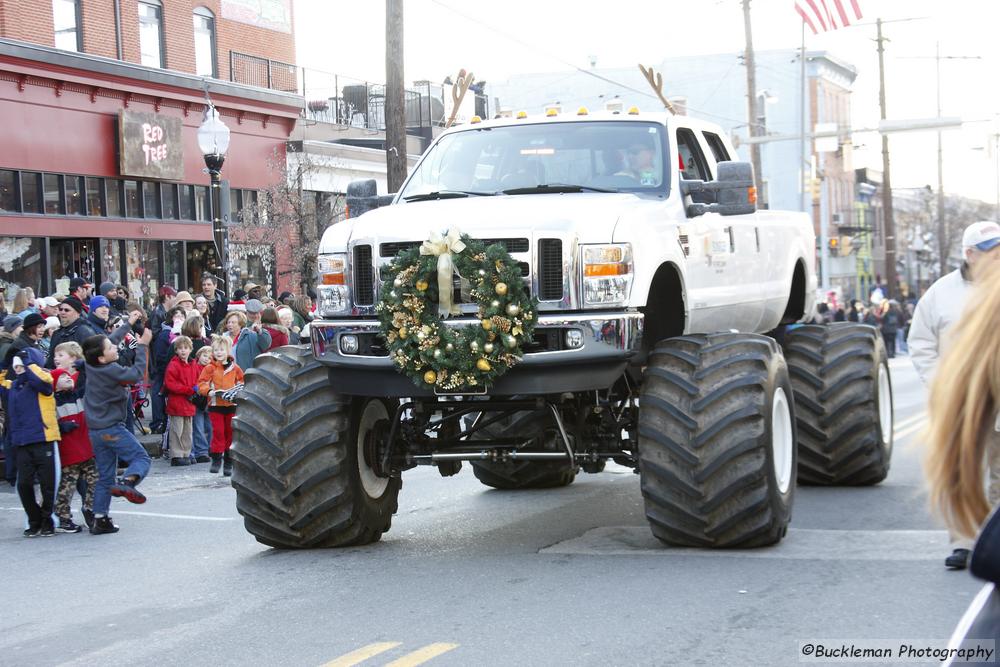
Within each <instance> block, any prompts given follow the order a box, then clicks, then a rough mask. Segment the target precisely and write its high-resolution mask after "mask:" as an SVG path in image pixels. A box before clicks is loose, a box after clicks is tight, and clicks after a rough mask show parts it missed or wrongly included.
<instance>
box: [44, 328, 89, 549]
mask: <svg viewBox="0 0 1000 667" xmlns="http://www.w3.org/2000/svg"><path fill="white" fill-rule="evenodd" d="M53 359H54V361H55V364H56V369H55V370H54V371H52V382H53V383H54V385H55V397H56V416H57V417H58V418H59V431H60V433H62V440H60V441H59V465H60V466H61V468H60V481H59V491H57V492H56V506H55V513H56V516H57V517H59V526H58V527H57V528H56V530H58V531H59V532H60V533H79V532H80V531H81V530H83V527H82V526H79V525H77V524H75V523H73V513H72V511H71V510H70V501H71V500H72V499H73V490H74V489H79V488H80V485H79V482H80V481H81V480H82V481H83V487H84V490H83V492H82V494H81V495H82V496H83V520H84V522H86V524H87V527H88V528H89V527H91V526H93V525H94V489H96V488H97V465H96V464H95V463H94V448H93V447H92V446H91V444H90V434H89V433H88V432H87V418H86V416H85V415H84V413H83V390H84V382H83V376H82V375H81V374H80V368H82V367H83V363H84V361H83V348H81V347H80V344H79V343H74V342H72V341H70V342H66V343H60V344H59V345H56V349H55V350H53Z"/></svg>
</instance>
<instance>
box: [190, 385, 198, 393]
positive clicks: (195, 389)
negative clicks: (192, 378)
mask: <svg viewBox="0 0 1000 667" xmlns="http://www.w3.org/2000/svg"><path fill="white" fill-rule="evenodd" d="M191 391H193V392H194V393H196V394H197V393H198V385H194V386H193V387H191Z"/></svg>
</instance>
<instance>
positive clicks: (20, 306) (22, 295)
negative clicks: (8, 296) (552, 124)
mask: <svg viewBox="0 0 1000 667" xmlns="http://www.w3.org/2000/svg"><path fill="white" fill-rule="evenodd" d="M34 298H35V290H33V289H31V288H30V287H22V288H21V289H19V290H17V294H15V295H14V307H13V311H12V312H13V313H14V314H17V313H20V312H21V311H22V310H27V309H28V308H30V305H29V303H28V302H29V301H31V300H32V299H34Z"/></svg>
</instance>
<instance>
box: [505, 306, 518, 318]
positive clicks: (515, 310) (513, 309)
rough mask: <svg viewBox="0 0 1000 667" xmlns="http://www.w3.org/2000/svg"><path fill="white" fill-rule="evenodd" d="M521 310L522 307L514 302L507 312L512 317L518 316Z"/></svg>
mask: <svg viewBox="0 0 1000 667" xmlns="http://www.w3.org/2000/svg"><path fill="white" fill-rule="evenodd" d="M520 312H521V307H520V306H519V305H517V304H516V303H512V304H510V305H509V306H507V314H508V315H510V316H511V317H514V316H516V315H517V314H518V313H520Z"/></svg>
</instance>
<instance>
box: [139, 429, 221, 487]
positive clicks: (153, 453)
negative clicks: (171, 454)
mask: <svg viewBox="0 0 1000 667" xmlns="http://www.w3.org/2000/svg"><path fill="white" fill-rule="evenodd" d="M136 437H137V438H138V439H139V442H140V443H142V446H143V448H144V449H145V450H146V452H147V453H148V454H149V455H150V457H152V459H153V464H152V466H150V468H149V475H148V476H147V477H146V479H145V480H144V482H143V488H145V489H150V490H152V491H155V492H156V493H161V494H162V493H172V492H174V491H183V490H185V489H194V488H205V487H228V486H230V481H231V480H232V478H231V477H225V476H223V475H222V473H216V474H214V475H213V474H212V473H210V472H208V466H209V464H208V463H195V464H193V465H189V466H178V467H174V466H171V465H170V460H169V459H165V458H163V445H164V441H163V438H164V436H163V435H162V434H156V433H150V434H148V435H137V436H136Z"/></svg>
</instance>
